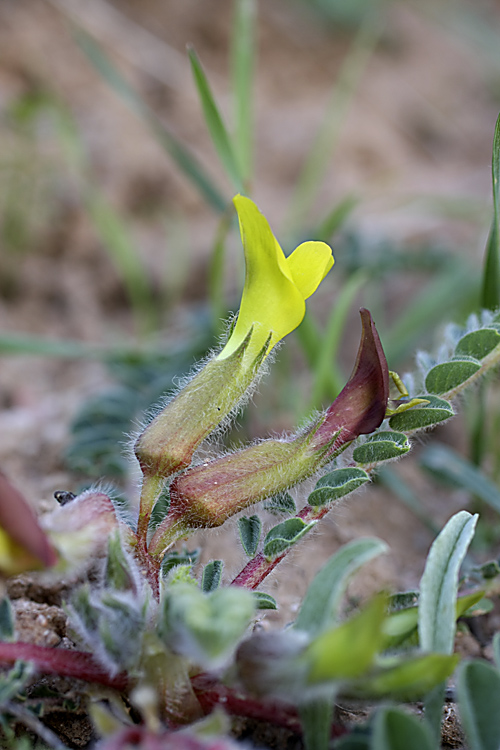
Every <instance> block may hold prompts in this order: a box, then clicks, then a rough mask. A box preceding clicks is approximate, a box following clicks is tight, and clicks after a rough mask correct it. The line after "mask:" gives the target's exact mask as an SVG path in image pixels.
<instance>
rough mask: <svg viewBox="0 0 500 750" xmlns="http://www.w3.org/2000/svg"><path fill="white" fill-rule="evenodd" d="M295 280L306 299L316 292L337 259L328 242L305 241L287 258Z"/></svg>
mask: <svg viewBox="0 0 500 750" xmlns="http://www.w3.org/2000/svg"><path fill="white" fill-rule="evenodd" d="M286 262H287V265H288V268H289V270H290V273H291V276H292V279H293V282H294V284H295V286H296V287H297V289H298V290H299V291H300V293H301V294H302V296H303V298H304V299H305V300H306V299H307V298H308V297H310V296H311V294H314V292H315V291H316V289H317V288H318V286H319V285H320V284H321V282H322V281H323V279H324V278H325V276H326V274H327V273H328V271H329V270H330V269H331V267H332V266H333V264H334V263H335V260H334V258H333V255H332V251H331V248H330V247H329V246H328V245H327V244H326V242H312V241H309V242H303V243H302V244H301V245H299V246H298V247H296V248H295V250H294V251H293V253H292V254H291V255H289V256H288V258H287V259H286Z"/></svg>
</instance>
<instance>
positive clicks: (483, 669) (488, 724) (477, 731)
mask: <svg viewBox="0 0 500 750" xmlns="http://www.w3.org/2000/svg"><path fill="white" fill-rule="evenodd" d="M457 701H458V706H459V710H460V718H461V719H462V725H463V728H464V731H465V734H466V736H467V740H468V747H469V749H470V750H498V748H499V747H500V711H499V710H498V707H499V706H500V673H499V672H498V669H497V668H495V667H494V666H493V665H491V664H488V663H486V662H484V661H479V660H475V659H474V660H471V661H467V662H464V663H463V664H461V666H460V668H459V670H458V676H457Z"/></svg>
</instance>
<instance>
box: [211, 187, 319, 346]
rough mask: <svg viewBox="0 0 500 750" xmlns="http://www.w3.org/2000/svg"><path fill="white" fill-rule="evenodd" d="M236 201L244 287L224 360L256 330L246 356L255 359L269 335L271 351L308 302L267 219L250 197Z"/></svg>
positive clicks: (235, 199)
mask: <svg viewBox="0 0 500 750" xmlns="http://www.w3.org/2000/svg"><path fill="white" fill-rule="evenodd" d="M233 202H234V205H235V207H236V210H237V212H238V218H239V222H240V232H241V239H242V242H243V249H244V252H245V266H246V274H245V286H244V288H243V295H242V298H241V306H240V311H239V314H238V320H237V321H236V325H235V327H234V330H233V332H232V334H231V337H230V339H229V341H228V342H227V344H226V346H225V347H224V349H223V350H222V352H221V353H220V355H219V358H220V359H224V358H226V357H228V356H229V355H230V354H232V353H233V352H234V351H236V349H237V348H238V347H239V346H240V344H242V343H243V341H244V340H245V337H246V335H247V334H248V332H249V330H250V329H251V328H252V327H253V333H252V337H251V340H250V343H249V346H248V348H247V352H246V357H247V358H251V359H252V360H253V359H255V357H257V356H258V354H259V353H260V351H261V349H262V347H263V346H265V344H266V341H267V339H268V338H269V334H271V341H270V344H269V347H268V351H270V350H271V349H272V347H273V346H274V345H275V344H277V342H278V341H279V340H280V339H282V338H283V336H286V334H287V333H290V331H293V329H294V328H296V327H297V326H298V325H299V323H300V322H301V320H302V318H303V317H304V313H305V303H304V297H303V296H302V294H301V292H300V291H299V289H298V288H297V287H296V285H295V284H294V282H293V280H292V276H291V272H290V270H289V267H288V264H287V260H286V258H285V256H284V255H283V251H282V249H281V248H280V246H279V244H278V242H277V240H276V238H275V237H274V235H273V233H272V231H271V227H270V226H269V224H268V222H267V220H266V219H265V217H264V216H263V215H262V214H261V212H260V211H259V209H258V208H257V206H256V205H255V203H254V202H253V201H251V200H250V198H245V197H243V196H241V195H237V196H236V198H234V201H233Z"/></svg>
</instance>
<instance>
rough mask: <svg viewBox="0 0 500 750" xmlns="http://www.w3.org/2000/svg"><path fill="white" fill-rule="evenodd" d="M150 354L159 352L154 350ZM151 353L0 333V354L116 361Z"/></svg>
mask: <svg viewBox="0 0 500 750" xmlns="http://www.w3.org/2000/svg"><path fill="white" fill-rule="evenodd" d="M149 353H150V354H151V356H152V355H154V354H155V353H156V354H157V353H158V347H157V346H155V347H151V348H150V350H149ZM146 354H148V350H147V349H146V348H145V347H141V346H139V345H136V346H134V345H133V344H120V343H118V344H88V343H85V342H83V341H75V340H73V339H47V338H42V337H38V336H29V335H27V334H22V333H0V355H4V356H35V357H61V358H62V359H66V358H67V359H98V360H102V361H113V360H115V359H124V358H130V357H132V358H135V357H137V356H144V355H146Z"/></svg>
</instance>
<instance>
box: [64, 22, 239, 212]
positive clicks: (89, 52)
mask: <svg viewBox="0 0 500 750" xmlns="http://www.w3.org/2000/svg"><path fill="white" fill-rule="evenodd" d="M75 36H76V41H77V43H78V45H79V47H80V49H81V50H82V52H83V53H84V54H85V55H86V57H87V58H88V60H89V61H90V62H91V63H92V65H93V66H94V68H95V69H96V70H97V72H98V73H99V74H100V75H101V76H102V78H103V79H104V80H105V81H106V82H107V83H108V84H109V86H110V87H111V88H112V89H113V90H114V91H115V92H116V93H117V94H118V95H119V96H121V97H122V98H123V99H124V100H125V101H126V102H127V104H128V105H129V106H130V107H131V108H132V109H133V110H134V112H135V113H136V114H137V115H138V116H139V117H140V118H141V119H142V120H144V122H145V123H146V124H147V125H148V127H149V128H150V130H151V132H152V133H153V135H154V136H155V137H156V138H157V140H158V141H159V143H160V144H161V146H162V147H163V148H164V149H165V151H166V152H167V153H168V154H169V155H170V156H171V157H172V159H173V160H174V162H175V163H176V164H177V166H178V167H179V169H180V170H181V171H182V172H183V173H184V175H185V176H186V177H187V178H188V179H189V180H190V182H191V183H192V184H193V185H194V186H195V187H196V188H197V189H198V191H199V192H200V194H201V195H202V196H203V198H204V199H205V200H206V202H207V203H208V204H209V205H210V206H212V208H214V209H215V210H216V211H225V210H226V206H227V200H226V199H225V198H224V196H223V195H222V194H221V193H220V191H219V189H218V188H217V187H216V186H215V184H214V182H213V181H212V179H211V178H210V177H209V176H208V175H207V173H206V172H205V170H204V169H203V167H202V166H201V165H200V164H199V163H198V161H197V159H196V158H195V157H194V156H193V154H191V153H190V151H189V150H188V149H187V148H186V147H185V146H183V145H182V143H181V142H180V141H178V140H177V138H175V137H174V136H173V135H172V133H170V131H169V130H168V129H167V128H166V127H165V125H163V124H162V123H161V122H160V120H159V119H158V117H156V115H155V114H154V113H153V112H152V111H151V110H150V108H149V107H148V106H147V105H146V103H145V102H144V101H143V100H142V99H141V98H140V96H139V95H138V94H137V93H136V92H135V91H134V90H133V88H132V87H131V86H130V85H129V84H128V82H127V81H126V80H125V78H123V76H122V75H121V73H120V72H119V71H118V70H117V68H116V67H115V66H114V65H113V64H112V63H111V61H110V60H109V58H108V57H107V56H106V55H105V54H104V52H103V51H102V49H101V47H100V46H99V45H98V44H97V43H96V42H95V41H94V40H93V39H92V37H90V36H89V35H88V34H86V33H85V32H84V31H82V30H81V29H77V30H76V32H75Z"/></svg>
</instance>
